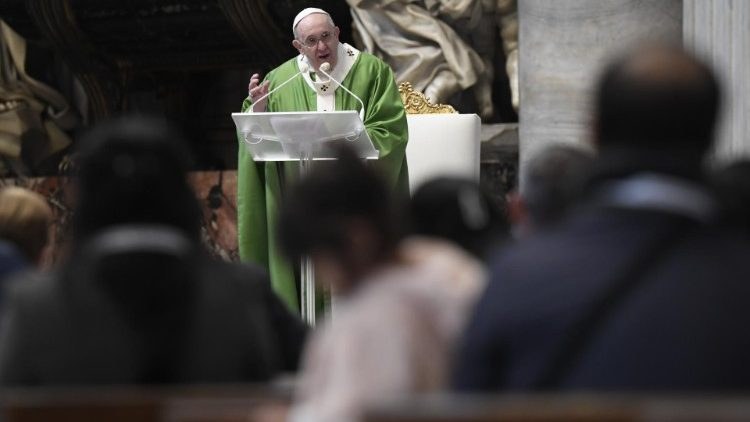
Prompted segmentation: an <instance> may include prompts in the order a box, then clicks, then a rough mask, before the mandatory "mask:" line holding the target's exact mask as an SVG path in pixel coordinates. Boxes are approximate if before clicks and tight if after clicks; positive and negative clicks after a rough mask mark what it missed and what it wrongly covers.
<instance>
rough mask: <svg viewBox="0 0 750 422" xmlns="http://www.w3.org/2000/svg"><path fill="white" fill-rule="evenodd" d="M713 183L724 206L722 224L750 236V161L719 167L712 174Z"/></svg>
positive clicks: (745, 160) (743, 160) (744, 160)
mask: <svg viewBox="0 0 750 422" xmlns="http://www.w3.org/2000/svg"><path fill="white" fill-rule="evenodd" d="M711 182H712V184H713V187H714V189H715V190H716V193H717V195H718V197H719V200H720V201H721V203H722V205H723V207H722V222H723V223H724V224H725V225H726V226H727V227H729V228H733V229H736V230H739V231H740V232H741V233H744V234H746V235H750V159H747V158H745V159H741V160H738V161H734V162H732V163H729V164H726V165H723V166H721V167H719V168H718V169H716V170H715V171H714V172H713V173H712V175H711Z"/></svg>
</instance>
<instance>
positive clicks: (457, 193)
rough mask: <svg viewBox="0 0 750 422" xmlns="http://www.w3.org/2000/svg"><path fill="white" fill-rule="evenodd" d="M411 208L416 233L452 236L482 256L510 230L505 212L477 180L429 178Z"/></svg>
mask: <svg viewBox="0 0 750 422" xmlns="http://www.w3.org/2000/svg"><path fill="white" fill-rule="evenodd" d="M410 209H411V228H412V231H413V232H414V233H415V234H418V235H426V236H433V237H439V238H443V239H448V240H450V241H452V242H454V243H456V244H457V245H459V246H461V247H462V248H464V249H466V250H467V251H469V252H471V253H473V254H474V255H476V256H477V257H480V258H484V257H486V255H487V253H488V252H489V251H488V249H489V248H490V246H491V245H492V244H493V243H494V242H495V241H497V240H499V239H500V238H501V237H503V236H504V235H506V234H507V232H508V223H507V220H506V219H505V218H504V217H503V214H502V213H501V212H500V210H499V209H498V207H497V206H496V205H495V203H493V202H492V199H491V198H490V196H489V195H488V194H487V192H485V191H484V190H483V189H482V188H481V187H480V186H479V184H478V183H476V182H475V181H473V180H468V179H462V178H456V177H440V178H436V179H432V180H430V181H427V182H426V183H424V184H422V185H421V186H420V187H419V188H418V189H417V190H416V191H415V192H414V195H413V196H412V200H411V207H410Z"/></svg>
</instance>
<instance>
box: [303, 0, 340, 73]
mask: <svg viewBox="0 0 750 422" xmlns="http://www.w3.org/2000/svg"><path fill="white" fill-rule="evenodd" d="M294 22H295V23H294V27H293V31H294V40H293V41H292V45H293V46H294V48H296V49H297V51H299V53H300V54H302V55H304V56H305V57H307V61H308V63H309V64H310V67H312V68H313V69H315V70H317V69H319V68H320V65H321V64H323V63H325V62H328V63H329V64H330V65H331V69H334V68H335V67H336V63H337V62H338V45H339V28H338V27H337V26H336V25H335V24H334V23H333V19H331V15H329V14H328V13H327V12H325V11H323V10H321V9H314V8H307V9H305V10H303V11H301V12H300V13H299V14H298V15H297V17H296V18H295V19H294Z"/></svg>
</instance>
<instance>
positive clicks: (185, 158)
mask: <svg viewBox="0 0 750 422" xmlns="http://www.w3.org/2000/svg"><path fill="white" fill-rule="evenodd" d="M185 145H186V143H185V141H184V140H183V139H182V137H181V136H180V135H179V134H178V133H177V132H175V131H174V130H173V129H172V128H171V127H170V126H168V125H167V124H166V123H165V122H163V121H160V120H156V119H149V118H145V117H123V118H119V119H116V120H112V121H110V122H106V123H104V124H102V125H99V126H97V127H96V128H94V129H93V130H92V131H91V132H90V133H88V134H87V136H86V137H85V138H84V139H83V140H82V141H81V146H80V155H79V164H78V168H79V171H78V174H77V178H76V187H77V189H78V192H77V193H78V200H77V206H76V213H75V216H74V234H75V237H76V239H75V241H76V243H78V244H80V243H82V242H83V241H85V240H87V239H88V238H90V237H91V236H92V235H95V234H96V233H97V232H99V231H101V230H103V229H106V228H110V227H112V226H116V225H124V224H158V225H165V226H169V227H173V228H176V229H178V230H179V231H181V232H183V233H184V234H185V235H186V236H187V237H188V238H190V239H193V240H196V241H197V240H198V239H199V235H200V209H199V206H198V203H197V200H196V198H195V196H194V194H193V191H192V189H191V188H190V186H189V185H188V183H187V180H186V175H187V171H188V169H189V166H190V160H189V153H188V151H187V150H186V148H185Z"/></svg>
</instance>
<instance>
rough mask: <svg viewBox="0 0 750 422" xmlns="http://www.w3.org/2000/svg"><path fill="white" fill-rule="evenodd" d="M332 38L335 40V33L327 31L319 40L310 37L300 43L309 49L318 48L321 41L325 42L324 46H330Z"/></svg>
mask: <svg viewBox="0 0 750 422" xmlns="http://www.w3.org/2000/svg"><path fill="white" fill-rule="evenodd" d="M331 38H333V33H332V32H329V31H326V32H324V33H322V34H320V37H319V38H316V37H313V36H310V37H307V38H306V39H305V40H304V41H300V42H301V43H302V45H304V46H305V47H307V48H315V47H317V46H318V43H319V42H321V41H323V44H328V41H330V40H331Z"/></svg>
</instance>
